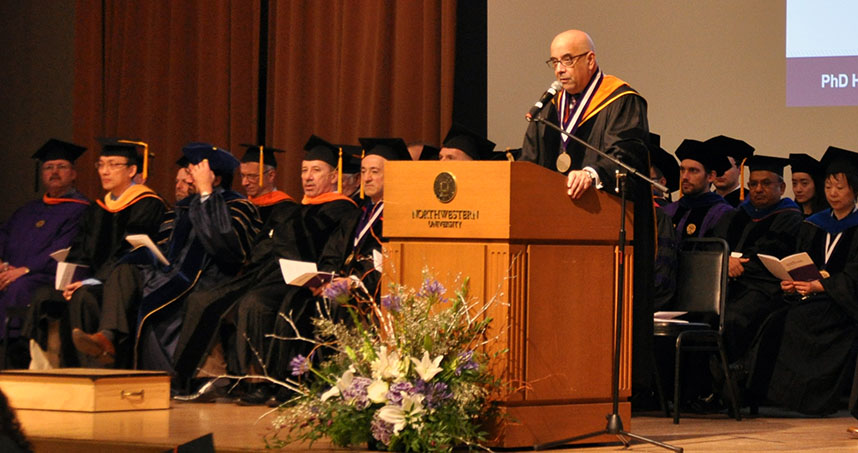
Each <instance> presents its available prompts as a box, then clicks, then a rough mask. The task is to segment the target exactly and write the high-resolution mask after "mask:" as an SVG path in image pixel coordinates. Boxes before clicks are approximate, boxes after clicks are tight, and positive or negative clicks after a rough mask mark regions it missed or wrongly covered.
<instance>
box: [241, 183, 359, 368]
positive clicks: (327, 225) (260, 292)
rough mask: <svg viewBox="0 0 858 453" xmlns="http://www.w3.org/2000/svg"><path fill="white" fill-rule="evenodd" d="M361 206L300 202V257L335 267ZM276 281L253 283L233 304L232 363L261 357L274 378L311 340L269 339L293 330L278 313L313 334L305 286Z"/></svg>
mask: <svg viewBox="0 0 858 453" xmlns="http://www.w3.org/2000/svg"><path fill="white" fill-rule="evenodd" d="M359 215H360V211H359V210H358V208H357V206H356V204H355V203H354V201H353V200H351V199H347V198H339V199H334V200H333V201H327V202H323V203H318V204H306V201H305V204H304V206H302V208H301V216H300V218H301V222H300V223H298V224H296V225H298V226H300V227H301V228H302V230H301V231H296V232H295V237H296V238H303V239H300V240H298V241H297V245H298V249H299V252H300V256H301V259H302V260H303V261H315V262H316V267H317V268H318V269H319V270H320V271H324V272H334V273H336V272H338V271H339V270H340V269H342V268H343V265H344V263H345V260H346V255H347V254H348V253H349V251H350V250H351V249H352V246H353V238H354V235H353V234H354V233H353V232H354V228H355V223H356V222H357V221H358V218H359ZM277 277H279V278H278V279H277V280H276V281H274V282H270V283H269V284H263V285H257V286H255V287H254V288H253V289H252V290H251V291H250V292H248V294H246V295H245V296H244V297H242V298H241V299H240V300H239V302H238V306H237V308H236V310H237V311H236V332H237V336H236V337H237V341H236V350H235V353H236V356H235V359H236V363H237V365H238V366H239V369H240V370H241V372H242V373H248V372H249V371H250V366H251V364H252V363H256V364H259V361H260V360H261V361H262V362H264V364H265V366H266V368H267V370H268V373H269V374H270V375H272V376H274V377H277V378H285V377H286V376H287V375H288V367H287V365H288V362H289V360H291V358H292V357H294V356H295V355H297V354H305V355H306V354H307V353H309V347H311V346H312V345H310V344H309V343H306V342H300V341H282V340H273V341H272V340H271V338H267V337H266V335H269V334H271V333H272V332H273V333H275V334H276V335H280V336H294V335H295V334H294V332H293V329H292V327H291V325H289V324H288V323H287V322H285V320H284V319H283V318H282V317H281V316H280V314H284V315H290V314H291V317H292V319H293V320H295V321H296V324H297V325H296V327H297V328H298V329H299V332H300V333H301V334H302V335H303V336H305V337H308V338H309V337H312V336H313V327H312V321H311V319H312V316H313V314H314V313H315V298H314V297H313V294H312V293H311V292H310V290H309V289H307V288H304V287H296V286H291V285H286V284H285V283H284V282H283V280H282V277H280V276H279V275H278V276H277Z"/></svg>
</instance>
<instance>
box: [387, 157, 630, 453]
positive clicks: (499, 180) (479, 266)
mask: <svg viewBox="0 0 858 453" xmlns="http://www.w3.org/2000/svg"><path fill="white" fill-rule="evenodd" d="M387 165H389V167H388V166H387ZM441 172H449V173H451V174H452V175H453V177H454V179H455V183H456V185H457V193H456V196H455V197H454V198H453V200H452V201H450V202H449V203H441V201H439V200H438V198H436V195H435V193H434V191H433V182H434V181H435V178H436V176H437V175H438V174H439V173H441ZM385 180H386V181H385V208H384V211H385V219H384V235H385V236H386V237H388V238H389V239H390V241H389V242H388V243H387V245H386V246H385V252H384V253H385V256H386V258H385V263H384V269H385V277H386V278H387V279H389V280H390V281H393V282H397V283H401V284H405V285H407V286H409V287H415V288H416V287H419V286H420V285H421V284H422V282H423V272H424V270H429V271H430V273H432V275H433V276H434V278H436V279H438V280H439V281H440V282H441V283H442V284H443V285H444V286H445V287H446V288H447V291H448V296H449V297H452V296H453V291H454V290H455V289H456V288H457V287H458V286H459V285H460V284H461V283H462V281H463V279H464V278H465V277H467V278H469V281H470V296H471V297H473V298H474V299H475V300H479V301H483V303H486V302H487V301H491V304H490V305H489V307H488V308H487V309H486V311H485V313H484V314H483V315H484V316H490V317H491V318H492V319H493V322H492V327H491V329H492V330H491V331H490V332H489V334H488V337H489V338H492V339H494V341H493V342H492V343H491V346H490V352H492V351H499V350H503V349H506V350H507V351H508V352H506V353H505V354H502V355H500V356H499V357H498V358H497V360H496V361H495V362H493V363H492V367H493V370H494V372H495V375H497V376H498V377H501V378H502V379H503V380H504V381H505V382H507V383H509V384H510V386H511V387H512V388H514V389H516V391H514V392H513V393H512V394H510V395H508V396H507V397H506V398H505V400H504V402H503V403H502V408H503V410H504V411H506V413H508V414H510V415H511V417H510V418H509V419H506V420H504V421H503V422H501V423H500V425H499V426H497V427H496V429H495V431H494V432H495V434H496V435H497V438H496V439H495V441H494V445H496V446H498V447H504V448H513V447H523V446H529V445H533V444H534V443H543V442H548V441H552V440H556V439H560V438H565V437H570V436H574V435H578V434H584V433H587V432H592V431H597V430H600V429H603V428H604V427H605V415H606V414H608V413H610V412H611V372H612V361H613V356H612V353H613V345H614V340H615V338H616V335H615V332H616V330H615V329H616V325H615V318H616V308H617V300H616V299H617V297H616V296H617V286H616V285H617V280H616V276H617V273H618V272H617V271H618V266H619V265H620V263H619V259H618V256H617V253H616V249H617V247H616V245H617V230H618V227H619V218H620V202H619V199H617V198H616V197H613V196H610V195H607V194H605V193H603V192H598V191H595V190H590V191H588V192H587V195H586V196H585V197H584V198H583V199H582V200H579V201H575V202H573V201H571V200H569V198H568V197H567V196H566V195H565V180H566V179H565V177H564V176H563V175H560V174H558V173H554V172H551V171H548V170H546V169H544V168H542V167H538V166H536V165H533V164H529V163H521V162H514V163H510V162H420V163H415V162H388V164H386V167H385ZM627 209H628V212H627V215H628V218H627V220H628V221H627V230H628V231H629V237H631V234H632V233H631V223H632V216H631V213H632V206H631V204H629V206H628V208H627ZM445 216H446V217H445ZM436 217H444V218H443V219H438V218H436ZM432 222H434V223H432ZM438 222H442V223H443V224H439V223H438ZM626 253H627V255H626V257H625V260H624V262H623V265H624V266H625V272H626V277H627V284H626V287H625V290H626V291H625V293H624V294H625V297H624V300H623V307H624V308H623V310H624V318H623V319H624V321H623V322H624V324H623V335H622V345H621V350H622V354H621V360H620V397H621V402H620V413H621V414H622V415H623V418H624V420H628V417H629V412H630V405H629V403H628V402H627V401H626V400H627V398H628V396H629V395H630V393H631V388H630V387H631V367H630V364H631V348H630V344H631V311H632V310H631V286H632V285H631V281H632V277H633V276H632V273H631V263H632V260H633V248H632V247H631V246H627V248H626ZM475 308H477V309H478V308H479V307H475ZM625 428H626V429H630V426H628V423H627V424H626V426H625ZM602 440H607V441H612V440H615V439H610V438H605V439H602ZM589 441H590V442H592V441H594V440H592V439H591V440H589ZM597 441H598V440H597Z"/></svg>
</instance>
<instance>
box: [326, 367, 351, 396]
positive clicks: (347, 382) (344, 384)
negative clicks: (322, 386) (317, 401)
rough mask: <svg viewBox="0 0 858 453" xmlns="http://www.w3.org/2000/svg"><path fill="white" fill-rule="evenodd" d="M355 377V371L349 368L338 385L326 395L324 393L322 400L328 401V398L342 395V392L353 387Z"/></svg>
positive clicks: (338, 381)
mask: <svg viewBox="0 0 858 453" xmlns="http://www.w3.org/2000/svg"><path fill="white" fill-rule="evenodd" d="M354 377H355V372H354V370H353V369H351V368H349V369H348V370H347V371H346V372H345V373H343V375H342V376H341V377H340V378H339V379H337V385H335V386H333V387H331V388H329V389H328V390H327V391H326V392H325V393H322V397H321V400H322V401H327V400H328V398H332V397H334V396H340V395H342V392H343V391H345V390H346V389H347V388H349V387H350V386H351V385H352V381H353V380H354Z"/></svg>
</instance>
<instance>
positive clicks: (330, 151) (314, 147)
mask: <svg viewBox="0 0 858 453" xmlns="http://www.w3.org/2000/svg"><path fill="white" fill-rule="evenodd" d="M304 151H306V154H305V155H304V160H321V161H323V162H326V163H327V164H328V165H330V166H331V167H334V168H337V167H338V166H339V165H338V164H339V162H338V161H339V154H340V149H339V147H337V146H336V145H333V144H331V143H330V142H328V141H326V140H325V139H323V138H321V137H318V136H316V135H311V136H310V139H309V140H307V143H306V144H305V145H304Z"/></svg>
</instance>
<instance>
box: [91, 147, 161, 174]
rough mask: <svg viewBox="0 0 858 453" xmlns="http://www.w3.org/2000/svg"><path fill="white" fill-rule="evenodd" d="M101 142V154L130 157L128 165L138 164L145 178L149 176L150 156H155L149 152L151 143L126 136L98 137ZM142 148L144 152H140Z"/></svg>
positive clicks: (138, 171)
mask: <svg viewBox="0 0 858 453" xmlns="http://www.w3.org/2000/svg"><path fill="white" fill-rule="evenodd" d="M98 141H99V142H100V143H101V154H100V155H101V156H105V157H108V156H120V157H124V158H126V159H128V165H136V166H137V173H138V174H140V173H142V174H143V180H146V179H147V178H148V177H149V158H150V157H154V155H153V154H152V153H150V152H149V144H148V143H146V142H142V141H140V140H133V139H126V138H109V137H102V138H98ZM138 149H142V152H138Z"/></svg>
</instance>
